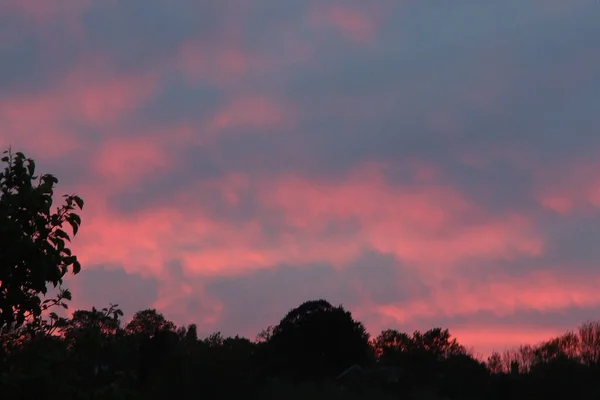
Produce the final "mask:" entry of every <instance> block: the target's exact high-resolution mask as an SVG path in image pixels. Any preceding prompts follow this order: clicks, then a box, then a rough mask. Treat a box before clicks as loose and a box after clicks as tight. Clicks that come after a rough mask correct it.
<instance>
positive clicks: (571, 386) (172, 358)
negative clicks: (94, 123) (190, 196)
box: [0, 300, 600, 399]
mask: <svg viewBox="0 0 600 400" xmlns="http://www.w3.org/2000/svg"><path fill="white" fill-rule="evenodd" d="M121 317H122V312H121V311H120V310H119V309H118V308H117V306H111V307H108V308H104V309H102V310H98V309H92V310H78V311H75V312H74V313H73V315H72V317H71V318H61V317H59V316H58V315H56V314H54V313H51V314H50V315H49V317H48V318H47V319H46V320H43V322H42V323H39V322H35V321H32V322H30V323H28V324H24V325H22V326H21V327H19V328H16V329H10V330H6V329H5V330H4V332H2V348H1V350H0V362H1V364H0V393H1V395H2V398H3V399H4V398H6V399H142V398H143V399H159V398H160V399H162V398H165V397H166V396H185V397H186V398H197V399H202V398H235V397H240V396H243V398H245V399H254V398H256V399H271V398H272V399H308V398H311V399H312V398H314V399H320V398H323V399H325V398H328V399H329V398H334V399H335V398H339V399H399V398H400V399H548V398H558V399H584V398H585V399H588V398H600V379H599V378H600V368H599V367H600V323H597V322H593V323H591V322H590V323H585V324H583V325H582V326H581V327H580V328H579V329H578V330H577V331H574V332H569V333H566V334H565V335H562V336H560V337H557V338H554V339H551V340H549V341H547V342H545V343H541V344H539V345H536V346H521V347H519V348H517V349H515V350H511V351H506V352H504V353H503V354H499V353H495V354H493V355H492V356H491V357H489V359H488V360H487V362H482V361H479V360H477V359H476V358H475V357H473V355H472V354H471V353H470V352H469V351H467V349H466V348H465V347H464V346H463V345H461V344H460V343H458V342H457V341H456V339H455V338H453V337H452V336H451V334H450V332H449V331H448V330H446V329H441V328H436V329H431V330H428V331H426V332H419V331H417V332H414V333H412V334H407V333H403V332H399V331H397V330H391V329H390V330H385V331H383V332H381V333H380V334H379V335H378V336H377V337H374V338H370V337H369V335H368V334H367V332H366V330H365V327H364V325H363V324H362V323H360V322H358V321H355V320H354V319H353V317H352V315H351V313H350V312H348V311H346V310H345V309H344V308H343V307H341V306H338V307H335V306H332V305H331V304H330V303H328V302H327V301H325V300H316V301H308V302H305V303H303V304H301V305H300V306H299V307H297V308H295V309H293V310H291V311H290V312H289V313H288V314H287V315H285V316H284V317H283V318H282V319H281V321H280V322H279V323H278V324H277V325H274V326H271V327H268V328H267V329H265V330H264V331H262V332H261V333H260V334H259V335H258V336H257V337H256V338H255V339H254V340H250V339H247V338H243V337H239V336H236V337H227V338H225V337H223V336H222V335H221V334H220V333H218V332H217V333H214V334H212V335H210V336H208V337H206V338H198V334H197V327H196V326H195V325H189V326H181V327H178V326H176V325H175V324H174V323H173V322H172V321H169V320H167V319H166V318H165V317H164V316H163V315H162V314H160V313H159V312H157V311H156V310H152V309H150V310H143V311H139V312H137V313H136V314H135V315H134V316H133V318H132V319H131V321H129V322H128V323H126V324H123V323H122V321H121Z"/></svg>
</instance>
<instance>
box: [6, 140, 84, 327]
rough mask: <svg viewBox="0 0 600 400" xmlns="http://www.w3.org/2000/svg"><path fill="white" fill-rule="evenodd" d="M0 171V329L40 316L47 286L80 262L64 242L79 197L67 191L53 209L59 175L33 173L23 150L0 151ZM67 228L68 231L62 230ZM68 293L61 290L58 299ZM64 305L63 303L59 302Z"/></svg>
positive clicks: (75, 221) (75, 223)
mask: <svg viewBox="0 0 600 400" xmlns="http://www.w3.org/2000/svg"><path fill="white" fill-rule="evenodd" d="M3 154H4V155H3V157H2V159H1V161H2V162H3V163H4V164H6V165H5V167H4V170H3V172H0V329H2V328H4V330H9V329H13V328H15V327H19V326H21V325H23V324H24V323H25V321H26V319H28V318H31V319H33V320H39V318H40V315H41V313H42V311H43V310H44V309H47V308H49V306H50V305H52V304H56V303H53V302H52V300H51V299H47V300H44V301H42V298H41V295H45V294H46V293H47V290H48V288H47V285H48V284H52V285H53V286H54V287H56V286H58V285H60V284H61V283H62V281H63V280H62V279H63V277H64V276H65V274H66V273H67V271H68V270H69V269H70V270H71V271H72V272H73V273H74V274H77V273H78V272H79V271H80V269H81V266H80V264H79V261H78V260H77V257H76V256H75V255H73V254H72V252H71V250H70V248H69V247H67V242H69V241H70V240H71V238H72V236H75V235H76V234H77V232H78V230H79V226H80V224H81V218H80V217H79V215H78V214H76V213H75V211H76V210H77V209H82V208H83V200H82V199H81V198H80V197H78V196H76V195H65V196H64V203H63V204H62V205H61V206H59V207H57V208H56V210H55V211H54V212H53V210H52V205H53V196H54V189H55V185H56V184H57V183H58V180H57V179H56V178H55V177H54V176H53V175H50V174H42V175H39V176H38V175H36V165H35V162H34V161H33V160H32V159H30V158H26V157H25V155H24V154H23V153H21V152H17V153H15V154H13V153H12V152H11V151H10V150H7V151H5V152H4V153H3ZM66 225H68V226H69V227H70V228H71V234H69V233H68V232H67V231H66V229H65V228H66ZM69 298H70V294H67V295H65V292H63V293H62V300H69ZM61 304H62V305H64V306H66V304H65V303H64V302H63V303H61Z"/></svg>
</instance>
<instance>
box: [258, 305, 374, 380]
mask: <svg viewBox="0 0 600 400" xmlns="http://www.w3.org/2000/svg"><path fill="white" fill-rule="evenodd" d="M268 344H269V348H270V350H271V352H272V354H275V355H276V360H277V362H276V364H275V365H276V369H277V370H279V371H281V372H282V373H287V374H289V375H290V376H292V377H294V378H296V379H324V378H330V377H333V376H335V375H336V374H339V373H340V372H341V370H342V369H343V368H347V367H348V366H350V365H352V364H365V363H366V362H367V360H368V356H369V334H368V333H367V331H366V329H365V327H364V325H363V324H362V323H361V322H358V321H355V320H354V319H353V318H352V314H351V313H350V312H348V311H346V310H344V308H343V307H342V306H339V307H334V306H332V305H331V304H329V303H328V302H327V301H325V300H316V301H307V302H305V303H302V304H301V305H300V306H299V307H297V308H294V309H293V310H291V311H290V312H289V313H288V314H287V315H286V316H285V317H284V318H283V319H282V320H281V322H280V323H279V325H277V326H276V327H275V328H274V330H273V334H272V336H271V337H270V339H269V341H268Z"/></svg>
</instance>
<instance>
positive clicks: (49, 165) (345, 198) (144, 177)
mask: <svg viewBox="0 0 600 400" xmlns="http://www.w3.org/2000/svg"><path fill="white" fill-rule="evenodd" d="M0 9H1V10H2V12H1V13H0V27H1V28H0V58H1V59H2V60H3V62H2V63H1V64H0V132H2V133H1V134H0V146H2V147H7V146H8V145H9V144H10V145H12V146H13V148H15V149H16V148H18V149H19V150H22V151H24V152H25V153H26V154H27V155H28V156H31V157H33V158H35V159H36V160H37V161H38V164H39V166H40V168H42V169H43V170H44V171H45V172H51V173H54V174H56V175H57V176H58V177H59V179H60V183H59V191H61V192H76V193H78V194H80V195H81V196H82V197H83V198H84V199H85V201H86V207H85V210H84V212H83V213H82V217H83V226H82V230H81V233H80V235H79V236H78V237H77V239H76V241H75V243H74V249H75V250H76V252H77V254H78V255H79V257H80V258H81V259H82V261H83V263H84V271H83V272H82V273H81V275H80V276H78V277H75V278H70V279H69V285H70V286H71V287H72V288H73V291H74V295H75V298H74V305H75V306H76V307H77V306H80V307H88V306H91V305H96V306H100V307H101V306H104V305H106V304H107V303H108V302H118V303H119V304H120V305H121V306H122V307H123V308H124V309H125V311H127V313H128V314H129V315H131V313H133V312H134V311H136V310H137V309H139V308H142V307H158V308H159V309H160V310H161V311H163V312H164V313H165V314H166V315H167V317H169V318H171V319H173V320H175V321H176V322H177V323H180V324H181V323H190V322H197V323H199V325H200V326H199V328H200V331H201V332H203V333H206V334H207V333H209V332H212V331H214V330H217V329H219V330H221V331H222V332H223V333H224V334H235V333H240V334H244V335H247V336H250V337H254V335H256V334H257V333H258V332H259V331H260V329H262V328H264V327H266V326H268V325H270V324H274V323H276V322H277V321H278V319H279V318H280V317H282V316H283V315H284V314H285V312H287V311H288V310H289V309H291V308H292V307H294V306H296V305H298V304H299V303H300V302H302V301H304V300H309V299H313V298H319V297H325V298H328V299H329V300H330V301H331V302H333V303H342V304H344V305H345V306H347V307H348V308H349V309H350V310H352V311H353V313H354V314H355V315H356V316H357V317H358V318H360V319H361V320H362V321H364V322H365V323H366V325H367V327H368V329H369V330H370V331H371V332H372V333H373V334H377V333H378V331H380V330H381V329H383V328H387V327H393V328H398V329H400V330H405V331H411V330H413V329H427V328H431V327H434V326H440V325H441V326H444V327H448V328H450V329H451V331H452V332H454V333H455V334H456V335H457V336H458V338H459V340H460V341H461V342H463V343H465V344H466V345H467V346H473V347H474V348H475V350H476V351H478V352H480V353H482V354H488V353H489V352H490V351H491V349H499V350H501V349H503V348H504V347H506V346H511V345H514V344H519V343H521V342H536V341H538V340H542V339H545V338H547V337H548V336H549V335H554V334H557V333H560V332H562V331H563V330H565V329H568V328H571V327H574V326H575V325H577V324H578V323H579V322H583V321H584V320H586V319H594V318H597V317H598V310H599V309H600V295H598V290H597V288H598V285H599V284H600V270H599V267H600V265H598V262H599V261H598V260H600V258H599V256H600V254H599V252H598V242H599V241H600V172H599V167H600V162H599V161H598V159H599V158H598V156H600V124H599V123H598V122H599V120H598V116H597V106H596V105H597V104H599V103H600V95H599V94H598V93H599V92H598V88H599V87H600V73H599V72H598V71H600V52H599V51H598V49H597V45H596V38H597V37H599V36H600V25H598V24H597V21H598V19H599V18H600V5H598V4H597V3H596V2H594V1H589V0H577V1H571V2H569V3H568V5H566V3H565V2H558V1H541V0H540V1H532V2H522V1H518V0H505V1H502V2H495V3H494V4H491V3H484V2H482V3H479V4H473V2H468V1H455V2H452V3H448V4H436V5H435V6H434V5H431V4H429V5H428V4H425V3H422V2H396V1H387V0H381V1H376V2H374V3H373V4H371V3H369V5H367V4H366V3H365V2H360V1H343V2H342V1H332V2H327V4H325V3H323V2H318V1H287V2H280V1H274V0H263V1H258V2H252V3H251V4H250V3H247V4H246V3H244V5H240V6H239V7H235V8H233V7H227V6H225V4H221V2H217V1H201V2H199V1H191V0H183V1H179V2H177V4H171V2H167V1H164V0H144V1H128V2H117V1H112V0H111V1H93V0H89V1H79V0H78V1H72V0H53V1H46V2H43V3H39V2H34V1H14V0H0ZM103 302H104V303H105V304H101V303H103Z"/></svg>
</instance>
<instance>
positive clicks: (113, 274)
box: [67, 265, 158, 319]
mask: <svg viewBox="0 0 600 400" xmlns="http://www.w3.org/2000/svg"><path fill="white" fill-rule="evenodd" d="M71 280H73V283H72V284H71V283H70V282H67V286H70V285H73V286H75V290H74V293H73V297H74V298H73V300H74V302H75V303H78V302H83V303H85V304H89V305H90V306H95V307H96V308H103V307H107V306H108V303H113V304H119V308H121V309H122V310H123V312H124V313H125V319H127V318H128V317H130V316H131V315H133V313H135V312H136V311H139V310H142V309H146V308H148V307H150V306H151V304H152V303H153V302H154V301H155V300H156V298H157V290H158V282H157V281H156V280H155V279H152V278H143V277H141V276H139V275H136V274H129V273H127V272H126V271H124V270H123V269H122V268H121V267H119V266H116V265H115V266H111V267H102V266H87V267H86V268H84V269H82V270H81V272H80V273H79V274H78V275H77V276H76V277H71V278H70V279H69V281H71ZM77 296H80V298H77Z"/></svg>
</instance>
